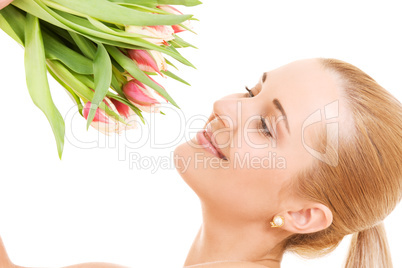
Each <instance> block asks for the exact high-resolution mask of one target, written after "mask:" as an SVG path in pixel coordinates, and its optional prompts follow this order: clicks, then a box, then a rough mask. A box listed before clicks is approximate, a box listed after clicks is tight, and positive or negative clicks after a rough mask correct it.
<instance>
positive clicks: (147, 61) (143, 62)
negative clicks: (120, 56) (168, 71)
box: [128, 49, 160, 74]
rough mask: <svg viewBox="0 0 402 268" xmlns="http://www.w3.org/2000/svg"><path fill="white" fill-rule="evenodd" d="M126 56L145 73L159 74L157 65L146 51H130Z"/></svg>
mask: <svg viewBox="0 0 402 268" xmlns="http://www.w3.org/2000/svg"><path fill="white" fill-rule="evenodd" d="M128 54H129V55H130V57H131V59H133V60H134V61H135V62H137V64H138V67H140V69H141V70H142V71H145V72H157V73H159V74H160V71H159V68H158V64H157V63H156V61H155V59H154V58H153V57H152V55H150V54H149V53H148V52H147V51H146V50H141V49H130V50H128Z"/></svg>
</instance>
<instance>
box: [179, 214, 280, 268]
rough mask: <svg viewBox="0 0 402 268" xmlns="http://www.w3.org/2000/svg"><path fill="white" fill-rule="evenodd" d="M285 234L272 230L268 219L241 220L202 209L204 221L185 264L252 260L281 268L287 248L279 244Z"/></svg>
mask: <svg viewBox="0 0 402 268" xmlns="http://www.w3.org/2000/svg"><path fill="white" fill-rule="evenodd" d="M275 229H276V228H275ZM283 238H284V232H283V231H281V230H278V229H276V230H272V229H271V228H270V227H269V222H266V221H263V220H261V222H258V221H257V222H242V223H239V222H238V221H237V222H235V221H230V220H227V217H219V216H218V215H212V214H209V213H206V212H205V209H203V223H202V225H201V227H200V229H199V231H198V234H197V236H196V237H195V240H194V242H193V244H192V246H191V248H190V251H189V253H188V255H187V259H186V261H185V264H184V265H185V266H190V265H194V264H200V263H206V262H215V261H249V262H254V263H258V264H262V265H265V266H267V267H270V268H279V267H280V261H281V260H282V255H283V251H284V250H283V248H282V247H281V245H280V242H281V241H282V240H283Z"/></svg>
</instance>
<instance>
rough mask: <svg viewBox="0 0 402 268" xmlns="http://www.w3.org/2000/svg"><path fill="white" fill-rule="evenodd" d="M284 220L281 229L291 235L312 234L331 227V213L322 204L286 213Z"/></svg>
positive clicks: (310, 205) (313, 204)
mask: <svg viewBox="0 0 402 268" xmlns="http://www.w3.org/2000/svg"><path fill="white" fill-rule="evenodd" d="M284 218H285V225H284V226H283V227H282V229H285V230H287V231H289V232H292V233H300V234H305V233H314V232H318V231H321V230H324V229H326V228H327V227H328V226H330V225H331V223H332V212H331V210H330V209H329V208H328V207H327V206H325V205H323V204H320V203H311V204H309V205H308V206H306V207H304V208H302V209H300V210H298V211H287V212H286V213H285V215H284Z"/></svg>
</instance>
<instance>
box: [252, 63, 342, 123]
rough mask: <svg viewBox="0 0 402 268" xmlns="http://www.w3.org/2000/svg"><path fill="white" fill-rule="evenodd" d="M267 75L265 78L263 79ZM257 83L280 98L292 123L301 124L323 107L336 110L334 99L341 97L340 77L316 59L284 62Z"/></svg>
mask: <svg viewBox="0 0 402 268" xmlns="http://www.w3.org/2000/svg"><path fill="white" fill-rule="evenodd" d="M264 77H265V81H264V82H262V80H263V79H264ZM258 87H260V88H262V89H263V92H266V93H267V97H268V98H272V99H273V98H277V99H279V100H280V101H281V103H282V105H283V107H284V109H285V110H286V113H287V115H288V120H289V124H291V121H293V125H296V126H298V125H300V123H301V122H303V121H304V120H306V119H307V118H308V117H309V116H310V115H312V114H313V113H315V112H317V110H322V113H323V115H324V113H326V112H328V113H331V114H333V112H336V111H330V110H331V109H333V108H332V107H333V105H332V106H331V105H330V104H331V103H333V102H334V101H340V100H341V99H340V96H341V94H340V93H341V92H340V90H339V81H337V80H336V77H335V76H334V75H333V74H332V73H331V72H329V71H328V70H326V69H325V68H324V67H323V66H322V65H321V64H320V62H319V61H318V60H317V59H307V60H299V61H295V62H292V63H289V64H287V65H284V66H281V67H279V68H277V69H274V70H272V71H270V72H268V73H267V74H266V75H263V76H262V77H261V81H260V83H259V85H258Z"/></svg>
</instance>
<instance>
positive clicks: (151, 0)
mask: <svg viewBox="0 0 402 268" xmlns="http://www.w3.org/2000/svg"><path fill="white" fill-rule="evenodd" d="M109 1H110V2H117V3H128V4H137V5H143V6H151V7H152V6H157V5H182V6H196V5H199V4H202V2H200V1H198V0H109Z"/></svg>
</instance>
